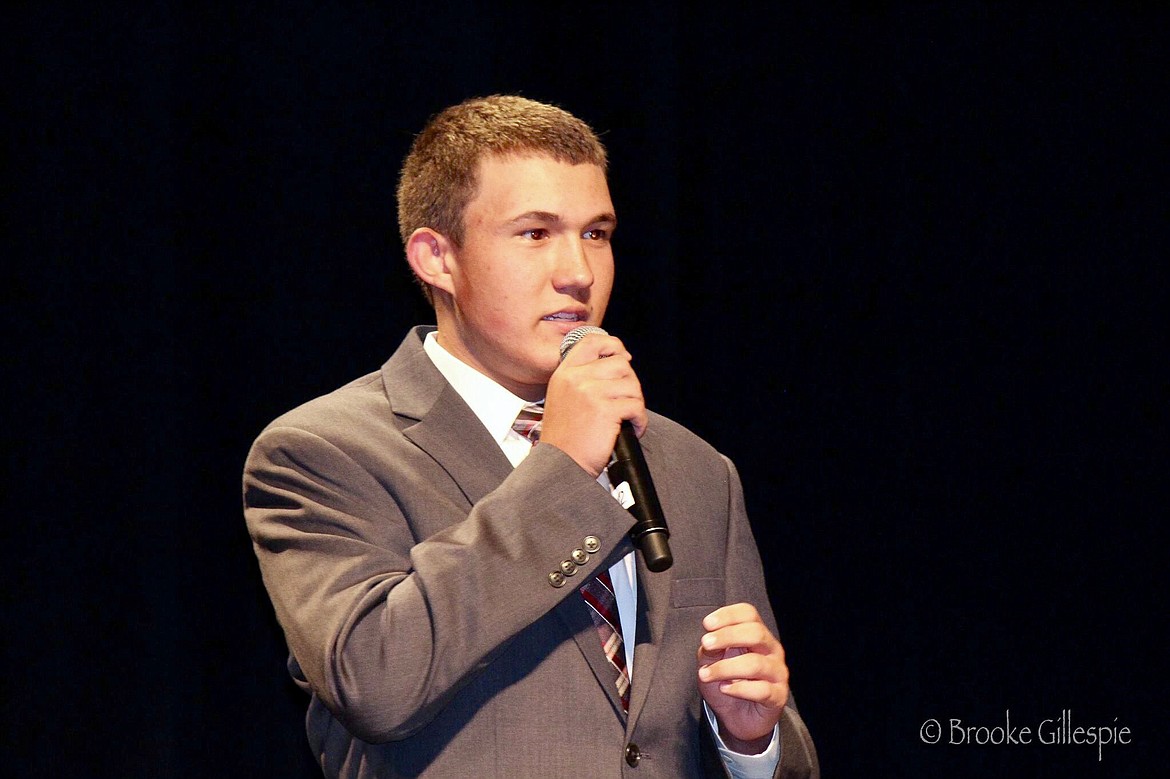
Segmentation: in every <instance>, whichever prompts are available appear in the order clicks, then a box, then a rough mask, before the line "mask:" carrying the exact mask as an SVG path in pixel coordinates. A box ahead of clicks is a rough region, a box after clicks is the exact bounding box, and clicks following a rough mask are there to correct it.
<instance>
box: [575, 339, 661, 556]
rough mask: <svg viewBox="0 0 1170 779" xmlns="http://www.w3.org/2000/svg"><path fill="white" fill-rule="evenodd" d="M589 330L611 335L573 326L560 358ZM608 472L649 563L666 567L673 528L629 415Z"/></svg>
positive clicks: (639, 547) (635, 539)
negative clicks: (670, 526)
mask: <svg viewBox="0 0 1170 779" xmlns="http://www.w3.org/2000/svg"><path fill="white" fill-rule="evenodd" d="M590 333H600V334H601V335H608V334H607V333H606V332H605V331H604V330H602V329H601V328H600V327H592V326H590V325H585V326H583V327H576V328H574V329H572V330H570V331H569V332H568V333H567V334H566V335H565V338H564V340H562V341H561V360H564V359H565V355H566V354H568V353H569V350H570V349H572V348H573V347H574V346H576V345H577V342H578V341H580V340H581V339H582V338H584V337H585V336H587V335H589V334H590ZM607 473H608V474H609V481H610V484H612V485H614V492H615V494H616V495H619V496H621V503H622V505H623V506H625V507H626V509H627V510H628V511H629V512H630V513H631V514H633V515H634V526H633V527H632V528H630V538H631V539H632V540H633V542H634V545H635V546H637V547H638V551H640V552H641V553H642V559H643V560H644V561H645V562H646V567H647V568H649V569H650V570H651V571H654V572H655V573H659V572H661V571H665V570H666V569H667V568H669V567H670V566H671V564H672V563H673V562H674V557H673V556H672V555H671V554H670V544H669V543H668V542H667V539H668V538H670V530H669V529H668V528H667V527H666V517H664V516H663V515H662V506H660V505H659V504H658V493H657V491H655V489H654V480H653V479H652V478H650V468H649V467H648V466H647V465H646V458H645V457H643V456H642V445H641V444H639V443H638V436H637V435H636V434H635V433H634V426H633V425H632V424H631V423H630V421H629V420H628V419H627V420H623V421H622V428H621V431H620V432H619V433H618V436H617V441H615V442H614V445H613V457H612V458H611V459H610V461H609V468H608V469H607Z"/></svg>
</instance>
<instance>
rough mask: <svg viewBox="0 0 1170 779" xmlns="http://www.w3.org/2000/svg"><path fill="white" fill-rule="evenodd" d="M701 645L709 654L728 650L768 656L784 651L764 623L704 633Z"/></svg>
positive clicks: (745, 624)
mask: <svg viewBox="0 0 1170 779" xmlns="http://www.w3.org/2000/svg"><path fill="white" fill-rule="evenodd" d="M700 644H701V646H702V647H703V651H704V652H707V653H717V652H722V651H724V650H727V649H747V650H750V651H753V652H763V653H766V654H773V653H777V652H780V653H782V652H783V651H784V650H783V648H782V647H781V646H780V642H779V641H777V640H776V637H775V636H773V635H772V633H771V631H769V630H768V628H767V627H766V626H765V625H764V623H762V622H743V623H740V624H736V625H728V626H727V627H722V628H719V629H718V630H713V631H711V632H710V633H704V634H703V637H702V639H700Z"/></svg>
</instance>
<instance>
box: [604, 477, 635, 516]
mask: <svg viewBox="0 0 1170 779" xmlns="http://www.w3.org/2000/svg"><path fill="white" fill-rule="evenodd" d="M610 493H611V494H612V495H613V498H614V500H616V501H617V502H618V503H620V504H621V506H622V508H624V509H628V508H629V507H630V506H632V505H634V502H635V501H634V493H633V492H632V491H631V490H630V483H629V482H628V481H623V482H622V483H621V484H619V485H618V486H616V487H614V488H613V489H612V490H610Z"/></svg>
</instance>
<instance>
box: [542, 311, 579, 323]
mask: <svg viewBox="0 0 1170 779" xmlns="http://www.w3.org/2000/svg"><path fill="white" fill-rule="evenodd" d="M588 318H589V315H588V314H587V313H586V312H585V311H557V312H556V313H555V314H549V315H548V316H543V317H541V319H542V320H543V321H545V322H569V323H572V324H578V323H581V322H584V321H586V320H587V319H588Z"/></svg>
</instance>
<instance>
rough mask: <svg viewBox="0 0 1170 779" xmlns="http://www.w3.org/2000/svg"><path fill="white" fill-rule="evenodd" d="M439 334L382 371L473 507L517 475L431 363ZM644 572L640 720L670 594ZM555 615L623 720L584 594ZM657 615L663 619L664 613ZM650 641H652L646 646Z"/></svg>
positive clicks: (417, 433)
mask: <svg viewBox="0 0 1170 779" xmlns="http://www.w3.org/2000/svg"><path fill="white" fill-rule="evenodd" d="M433 329H434V328H433V327H416V328H414V330H412V331H411V332H410V333H409V334H408V335H407V337H406V340H405V341H403V343H402V345H401V346H400V347H399V348H398V350H397V351H396V352H395V353H394V355H393V356H392V357H391V358H390V359H389V360H388V361H387V362H386V364H385V365H384V366H383V368H382V380H383V383H384V386H385V387H386V394H387V397H388V398H389V400H390V405H391V408H392V409H393V411H394V413H395V414H396V415H397V416H399V417H402V418H405V419H406V420H408V421H411V420H413V421H414V423H413V424H408V425H407V426H406V427H404V428H403V431H402V432H403V434H404V435H405V436H406V437H407V438H408V439H410V440H411V441H412V442H413V443H414V444H415V445H416V446H418V447H419V448H420V449H422V450H423V451H424V452H426V453H427V454H428V455H429V456H430V457H432V458H433V459H434V460H435V462H436V463H438V464H439V465H440V466H441V467H442V468H443V469H444V470H445V471H446V472H447V473H448V474H449V475H450V476H451V479H452V481H454V483H455V484H456V486H457V487H458V488H459V489H460V490H461V491H462V493H463V495H464V496H465V497H466V498H467V502H468V504H469V505H471V506H473V505H475V504H476V503H477V502H479V501H480V500H482V499H483V498H484V497H485V496H486V495H487V494H488V493H490V492H491V491H492V490H494V489H496V488H497V487H499V486H500V484H501V483H502V482H503V481H504V479H506V478H507V477H508V474H510V473H511V472H512V464H511V463H510V462H508V458H507V457H506V456H505V455H504V453H503V451H501V450H500V447H499V445H498V444H497V443H496V442H495V441H494V440H492V438H491V436H490V435H489V434H488V432H487V430H486V429H485V428H484V426H483V424H482V423H481V422H480V421H479V418H478V417H476V416H475V412H473V411H472V410H471V409H470V408H469V407H468V405H467V404H466V403H465V402H464V401H463V398H461V397H460V396H459V393H458V392H456V391H455V389H454V388H453V387H451V385H450V384H448V383H447V381H446V379H444V378H443V375H442V374H441V373H439V370H438V369H437V368H435V366H434V364H433V363H432V362H431V361H430V358H429V357H427V355H426V352H425V351H424V350H423V348H422V340H423V338H425V337H426V334H427V333H428V332H430V331H431V330H433ZM631 548H632V547H631V545H630V543H629V542H628V541H625V542H623V543H622V544H621V545H619V547H618V549H617V550H616V551H615V553H614V554H613V555H612V556H611V558H610V559H609V560H607V561H606V562H605V563H604V565H606V566H609V565H612V564H613V562H615V561H616V560H618V559H620V557H621V556H623V555H625V554H626V553H627V552H629V551H630V549H631ZM638 569H639V578H640V582H639V596H638V598H639V609H638V612H639V617H638V619H639V627H638V644H637V646H636V647H635V652H636V658H637V659H636V663H635V669H634V673H635V679H644V680H645V682H646V685H642V689H641V690H640V691H639V683H638V682H634V685H633V688H632V691H631V695H632V697H631V701H630V712H631V714H634V712H635V711H636V708H635V707H640V706H641V702H642V701H643V700H644V699H645V697H646V692H645V687H646V686H648V683H649V681H650V674H651V672H652V670H653V667H654V660H655V657H656V647H655V646H654V644H655V643H657V640H658V638H659V637H660V636H661V633H662V628H663V626H664V625H665V619H666V611H665V607H663V608H661V609H660V608H659V604H661V603H665V601H664V600H663V599H662V597H661V595H660V593H659V590H661V588H662V587H663V586H665V588H666V589H665V592H666V596H667V597H669V591H670V584H669V577H662V576H655V575H653V574H648V572H647V571H646V570H645V568H644V567H643V566H642V563H641V560H640V559H639V561H638ZM572 581H573V583H574V585H575V587H574V589H578V588H580V586H581V583H582V581H581V580H580V579H577V580H572ZM645 581H650V582H651V584H650V585H649V586H648V587H646V588H644V587H643V586H642V585H641V582H645ZM646 590H649V592H646ZM643 598H645V602H646V603H647V604H649V608H648V609H647V611H648V613H649V615H650V618H649V622H648V624H647V623H646V620H644V619H643V617H642V616H641V615H642V613H643V605H642V602H643ZM553 610H554V612H555V613H556V615H557V617H558V619H559V620H560V621H561V624H562V625H564V627H565V630H566V632H567V634H568V635H569V636H572V638H573V640H574V641H575V642H576V644H577V647H578V648H579V649H580V651H581V654H582V655H583V656H584V658H585V661H586V663H587V664H588V665H589V668H590V670H591V671H592V672H593V675H594V677H595V678H596V679H597V683H598V684H599V685H601V688H602V689H603V690H604V691H605V694H606V695H607V696H608V697H609V700H610V702H611V704H612V705H613V707H614V711H615V712H616V714H617V716H618V717H622V718H624V716H625V715H624V714H623V712H622V706H621V699H620V698H619V697H618V694H617V687H616V685H615V684H614V677H613V666H611V665H610V663H609V660H607V659H606V657H605V651H604V650H603V649H602V647H601V640H600V638H599V637H598V634H597V627H596V625H594V624H593V618H592V616H590V614H589V607H588V606H587V605H586V604H585V601H584V599H582V598H581V597H580V595H579V594H576V593H574V594H571V595H569V596H568V597H566V598H564V600H562V601H561V602H560V603H559V604H558V605H557V606H556V607H555V608H554V609H553ZM659 611H660V612H661V613H658V612H659ZM651 637H653V638H652V639H651ZM645 641H651V643H649V644H646V645H645V646H644V645H643V642H645Z"/></svg>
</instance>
